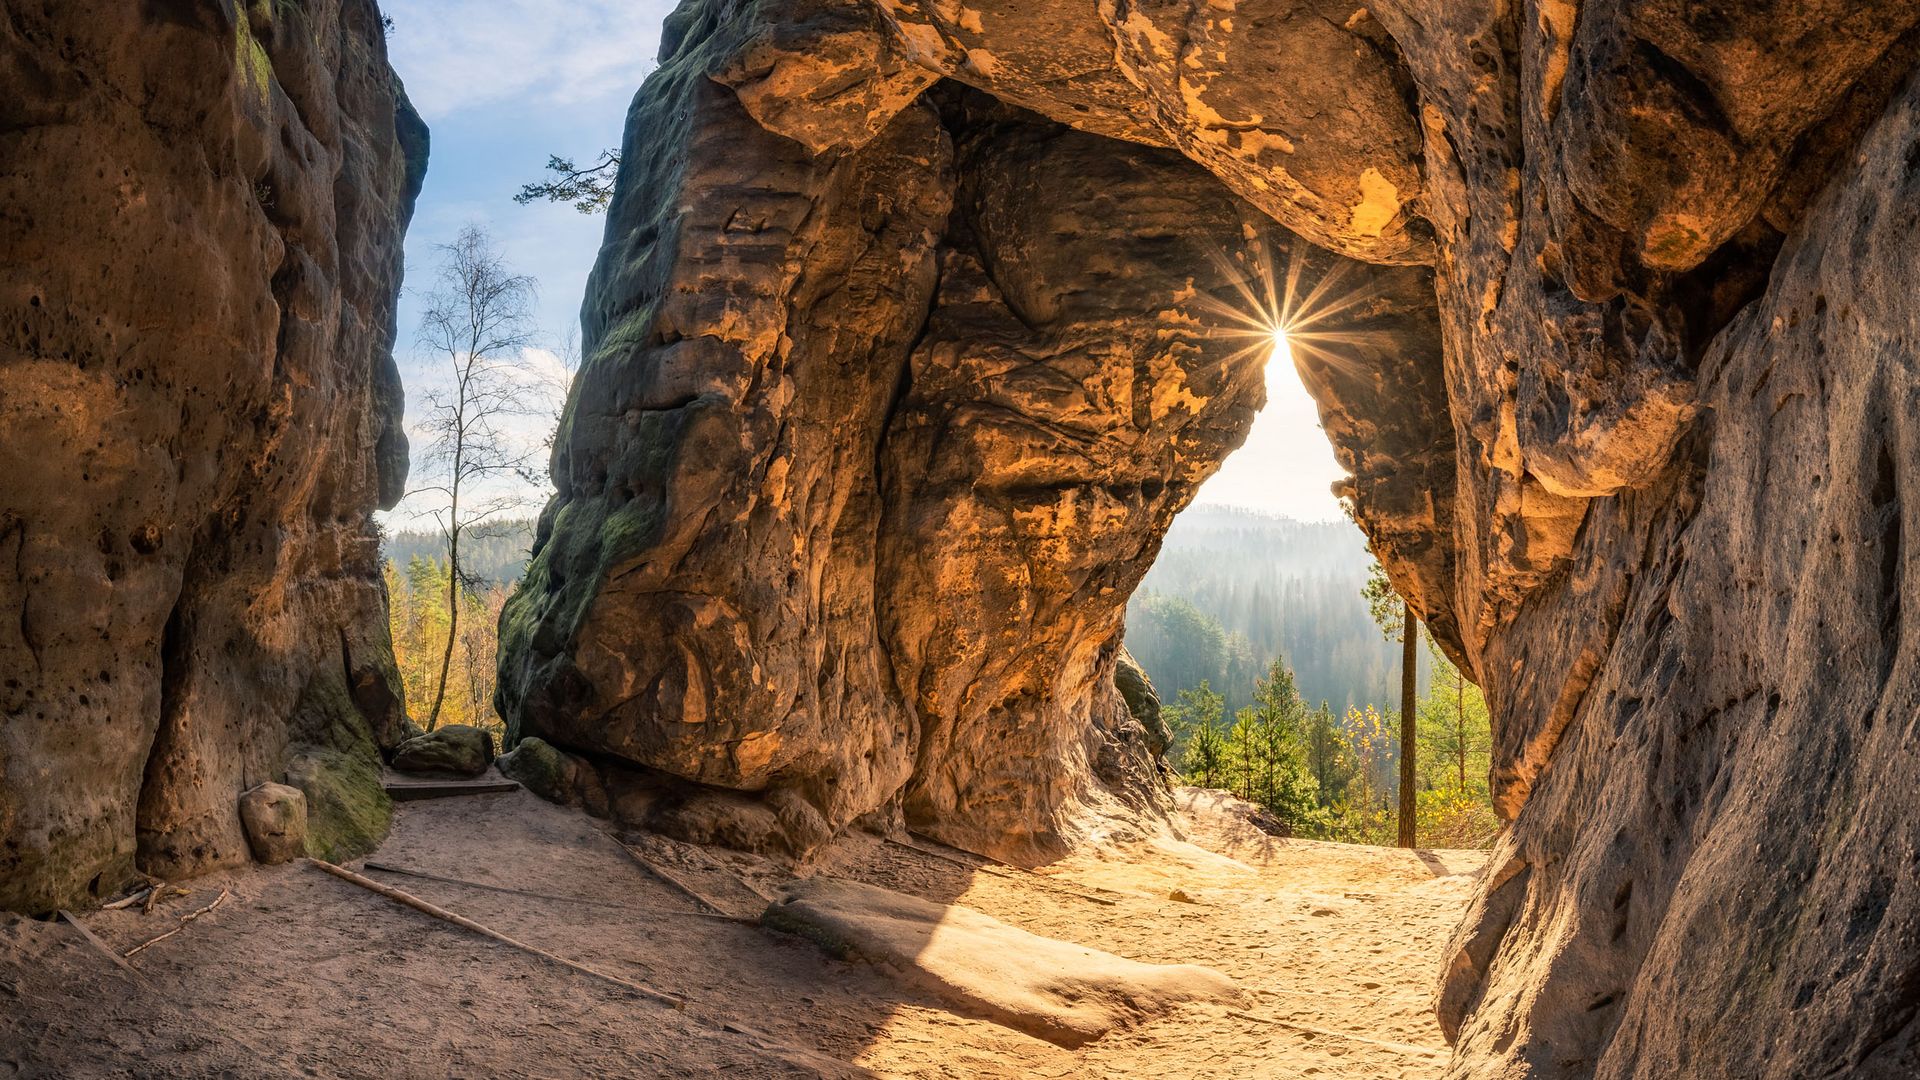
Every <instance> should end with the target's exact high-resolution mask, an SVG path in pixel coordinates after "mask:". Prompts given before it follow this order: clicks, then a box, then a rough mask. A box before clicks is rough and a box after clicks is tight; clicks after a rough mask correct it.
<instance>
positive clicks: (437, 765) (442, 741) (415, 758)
mask: <svg viewBox="0 0 1920 1080" xmlns="http://www.w3.org/2000/svg"><path fill="white" fill-rule="evenodd" d="M391 764H392V765H393V767H394V768H395V769H396V770H398V771H400V772H404V773H415V774H418V775H421V776H458V777H468V778H471V777H475V776H479V775H480V774H481V773H483V772H486V771H487V766H489V765H492V764H493V733H492V732H490V731H481V730H480V729H479V728H477V727H470V726H468V725H466V724H448V725H446V726H444V727H439V728H435V729H434V730H432V731H429V732H427V733H426V734H424V735H416V736H414V737H413V738H411V739H408V740H407V741H406V742H403V743H401V744H400V745H399V746H398V747H397V748H395V749H394V752H393V760H392V762H391Z"/></svg>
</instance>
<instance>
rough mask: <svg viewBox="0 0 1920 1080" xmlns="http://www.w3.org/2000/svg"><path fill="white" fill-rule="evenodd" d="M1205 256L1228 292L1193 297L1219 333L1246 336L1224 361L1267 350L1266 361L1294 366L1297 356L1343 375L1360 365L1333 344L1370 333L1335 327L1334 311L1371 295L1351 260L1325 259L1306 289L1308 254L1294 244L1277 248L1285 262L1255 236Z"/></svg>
mask: <svg viewBox="0 0 1920 1080" xmlns="http://www.w3.org/2000/svg"><path fill="white" fill-rule="evenodd" d="M1296 243H1297V242H1296ZM1208 255H1209V258H1210V259H1211V261H1212V262H1213V263H1214V264H1215V265H1216V266H1217V267H1218V268H1219V270H1220V271H1221V274H1222V276H1223V277H1224V278H1225V279H1226V282H1227V284H1228V285H1229V286H1231V288H1232V293H1233V295H1232V297H1228V298H1223V297H1221V296H1216V295H1213V294H1210V293H1207V292H1201V293H1198V294H1197V295H1196V296H1195V297H1194V302H1195V303H1196V304H1198V305H1199V306H1200V307H1201V308H1203V309H1205V310H1206V311H1208V312H1210V313H1212V314H1213V315H1215V316H1218V317H1219V318H1220V319H1221V320H1222V321H1223V323H1224V324H1225V325H1223V326H1222V327H1221V328H1220V329H1219V330H1218V331H1217V332H1218V333H1220V334H1222V335H1225V336H1228V337H1231V338H1235V339H1245V340H1246V345H1245V347H1243V348H1241V349H1238V350H1235V351H1234V352H1233V353H1231V354H1230V355H1228V356H1227V357H1225V358H1224V359H1223V360H1222V361H1221V362H1222V363H1223V364H1227V365H1232V364H1236V363H1239V362H1241V361H1242V360H1244V359H1246V358H1247V357H1248V356H1249V355H1252V354H1255V353H1258V352H1260V351H1262V350H1265V352H1266V356H1265V358H1264V359H1265V362H1266V363H1267V364H1269V365H1271V364H1273V363H1275V362H1277V361H1286V362H1289V363H1292V364H1294V365H1295V366H1296V367H1298V366H1299V363H1300V361H1302V360H1303V359H1312V360H1314V361H1316V362H1318V363H1321V364H1326V365H1329V366H1332V367H1334V368H1337V369H1340V370H1342V371H1346V372H1349V373H1354V372H1356V371H1357V370H1358V368H1359V365H1358V364H1357V363H1356V362H1355V360H1354V359H1353V357H1352V356H1351V355H1350V352H1351V350H1349V349H1341V348H1338V346H1341V345H1348V346H1357V345H1365V344H1369V343H1371V342H1372V341H1373V340H1374V338H1375V337H1376V336H1377V335H1376V333H1374V332H1372V331H1367V330H1353V329H1337V327H1338V325H1339V323H1338V320H1339V317H1340V316H1342V315H1345V314H1348V313H1350V312H1352V311H1353V310H1354V309H1355V308H1357V307H1358V306H1359V305H1361V304H1364V303H1366V302H1367V301H1368V300H1369V299H1371V297H1372V295H1373V289H1372V287H1371V285H1370V284H1368V283H1367V282H1364V281H1359V282H1356V281H1354V280H1353V278H1354V276H1355V275H1356V274H1357V272H1358V271H1357V270H1356V264H1354V263H1352V262H1349V261H1348V260H1345V259H1339V258H1333V259H1328V260H1325V261H1326V262H1329V263H1330V265H1329V266H1327V268H1326V271H1325V272H1324V273H1321V274H1319V275H1318V276H1317V277H1316V278H1315V279H1314V280H1313V281H1312V284H1311V285H1310V286H1305V285H1304V283H1303V279H1305V278H1306V276H1307V272H1308V269H1309V266H1308V264H1309V260H1310V256H1309V253H1308V252H1306V251H1303V250H1301V249H1299V248H1298V247H1294V248H1289V249H1288V250H1287V251H1286V252H1284V253H1283V256H1282V257H1283V258H1284V263H1285V264H1284V266H1278V265H1276V259H1275V254H1274V251H1273V249H1272V248H1271V247H1270V246H1269V245H1268V244H1267V243H1265V242H1264V240H1262V239H1261V238H1258V237H1256V238H1254V239H1253V240H1252V241H1250V242H1249V243H1248V244H1247V246H1246V247H1245V248H1243V249H1242V250H1240V251H1238V252H1235V253H1233V254H1232V255H1229V254H1227V253H1226V252H1224V251H1220V250H1218V249H1215V250H1213V251H1210V252H1209V253H1208ZM1312 261H1314V262H1320V261H1322V260H1312ZM1236 301H1237V302H1236Z"/></svg>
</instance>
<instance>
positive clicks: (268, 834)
mask: <svg viewBox="0 0 1920 1080" xmlns="http://www.w3.org/2000/svg"><path fill="white" fill-rule="evenodd" d="M240 824H241V825H242V826H243V827H245V829H246V830H247V844H248V846H249V847H251V848H252V849H253V857H254V859H255V861H257V862H263V863H266V864H267V865H269V866H274V865H278V864H279V863H283V862H289V861H291V860H293V859H295V858H297V857H299V856H301V855H304V854H306V852H307V796H306V793H305V792H303V791H301V790H300V789H299V788H297V787H289V786H287V785H286V784H261V785H260V786H259V787H256V788H253V789H251V790H249V791H247V792H246V793H245V794H244V795H241V796H240Z"/></svg>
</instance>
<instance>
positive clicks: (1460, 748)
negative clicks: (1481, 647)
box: [1453, 670, 1467, 791]
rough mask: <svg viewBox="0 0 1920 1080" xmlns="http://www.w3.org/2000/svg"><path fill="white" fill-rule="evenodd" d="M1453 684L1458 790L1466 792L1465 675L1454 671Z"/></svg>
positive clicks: (1454, 739)
mask: <svg viewBox="0 0 1920 1080" xmlns="http://www.w3.org/2000/svg"><path fill="white" fill-rule="evenodd" d="M1453 674H1454V678H1455V679H1456V680H1458V681H1456V682H1455V683H1454V684H1453V736H1454V738H1453V742H1454V753H1456V754H1457V755H1459V758H1460V790H1461V791H1465V790H1467V675H1466V672H1464V671H1457V670H1456V671H1455V672H1454V673H1453Z"/></svg>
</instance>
